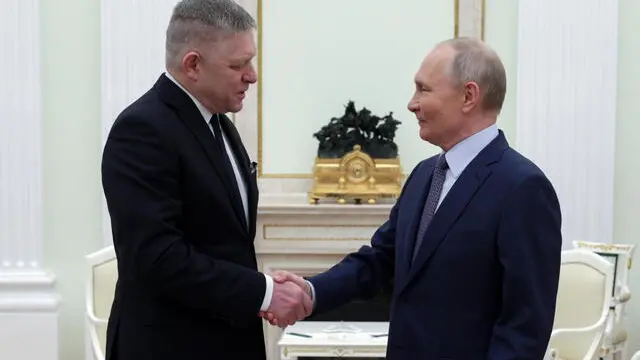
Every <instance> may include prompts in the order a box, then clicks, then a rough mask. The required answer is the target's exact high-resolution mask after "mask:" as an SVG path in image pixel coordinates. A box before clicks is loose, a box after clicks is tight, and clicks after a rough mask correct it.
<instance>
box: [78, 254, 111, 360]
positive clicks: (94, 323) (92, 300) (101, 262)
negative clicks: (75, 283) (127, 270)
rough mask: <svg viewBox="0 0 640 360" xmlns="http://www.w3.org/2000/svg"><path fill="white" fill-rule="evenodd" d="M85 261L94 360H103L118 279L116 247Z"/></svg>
mask: <svg viewBox="0 0 640 360" xmlns="http://www.w3.org/2000/svg"><path fill="white" fill-rule="evenodd" d="M85 259H86V264H87V272H86V275H87V276H86V295H85V299H86V316H87V322H88V324H87V329H88V332H89V334H88V341H89V342H90V347H91V353H92V355H93V358H94V359H95V360H104V358H105V345H106V331H107V320H108V319H109V313H110V312H111V304H112V303H113V295H114V291H115V286H116V281H117V279H118V267H117V262H116V255H115V251H114V249H113V246H109V247H106V248H104V249H101V250H99V251H97V252H95V253H92V254H89V255H87V256H86V257H85Z"/></svg>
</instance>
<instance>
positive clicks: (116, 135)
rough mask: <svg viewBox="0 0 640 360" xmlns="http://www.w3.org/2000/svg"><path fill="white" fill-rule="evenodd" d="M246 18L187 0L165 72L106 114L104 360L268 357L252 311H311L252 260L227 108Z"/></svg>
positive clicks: (250, 26) (243, 172) (295, 289)
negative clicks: (108, 278)
mask: <svg viewBox="0 0 640 360" xmlns="http://www.w3.org/2000/svg"><path fill="white" fill-rule="evenodd" d="M254 29H255V21H254V19H253V18H252V17H251V16H250V15H249V14H248V13H247V12H246V11H245V10H244V9H242V8H241V7H240V6H238V5H237V4H235V3H234V2H233V1H230V0H183V1H181V2H179V3H178V4H177V5H176V6H175V9H174V11H173V15H172V17H171V20H170V22H169V26H168V28H167V33H166V68H167V71H166V73H164V74H162V75H161V76H160V78H159V79H158V80H157V82H156V83H155V85H154V86H153V87H152V88H151V89H150V90H149V91H148V92H147V93H146V94H144V95H143V96H142V97H141V98H139V99H138V100H137V101H135V102H134V103H133V104H131V105H129V106H128V107H127V108H126V109H125V110H124V111H123V112H122V113H121V114H120V115H119V116H118V118H117V119H116V121H115V123H114V125H113V127H112V129H111V131H110V134H109V137H108V140H107V143H106V146H105V149H104V154H103V160H102V182H103V187H104V193H105V196H106V200H107V205H108V209H109V213H110V216H111V223H112V232H113V239H114V246H115V250H116V255H117V260H118V275H119V278H118V283H117V286H116V290H115V296H114V302H113V306H112V310H111V314H110V317H109V324H108V330H107V344H106V357H107V360H146V359H148V360H164V359H166V360H169V359H171V360H174V359H185V360H204V359H246V360H264V359H265V358H266V355H265V347H264V338H263V331H262V326H263V322H262V319H261V318H260V317H259V313H260V312H261V311H269V312H270V313H273V314H274V315H275V316H278V317H279V318H281V319H282V321H281V323H287V324H288V323H293V322H294V321H295V320H296V319H298V318H303V317H305V316H306V315H308V314H309V312H310V311H311V307H312V304H311V299H310V297H309V295H308V294H307V293H305V292H303V290H302V289H301V288H300V287H299V286H297V285H296V284H294V283H275V282H274V281H273V279H272V278H271V277H270V276H268V275H265V274H262V273H260V272H258V271H257V263H256V258H255V248H254V244H253V240H254V237H255V233H256V212H257V203H258V186H257V179H256V166H255V163H254V162H252V161H251V160H250V158H249V156H248V154H247V152H246V150H245V148H244V146H243V144H242V141H241V139H240V136H239V135H238V132H237V131H236V129H235V127H234V124H233V123H232V122H231V121H230V120H229V119H228V118H227V116H226V115H225V114H226V113H229V112H238V111H240V110H241V109H242V103H243V99H244V97H245V94H246V91H247V89H248V88H249V86H250V85H251V84H253V83H255V82H256V72H255V70H254V67H253V64H252V60H253V58H254V57H255V55H256V46H255V43H254V33H253V30H254Z"/></svg>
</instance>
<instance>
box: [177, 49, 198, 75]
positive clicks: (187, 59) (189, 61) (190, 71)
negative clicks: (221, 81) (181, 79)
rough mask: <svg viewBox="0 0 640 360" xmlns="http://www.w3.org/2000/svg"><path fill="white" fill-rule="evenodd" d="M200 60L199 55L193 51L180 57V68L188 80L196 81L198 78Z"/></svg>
mask: <svg viewBox="0 0 640 360" xmlns="http://www.w3.org/2000/svg"><path fill="white" fill-rule="evenodd" d="M201 59H202V58H201V57H200V53H198V52H197V51H194V50H192V51H189V52H187V53H186V54H185V55H184V56H183V57H182V68H183V69H184V73H185V74H186V75H187V77H188V78H189V79H191V80H196V79H197V78H198V73H199V71H200V61H201Z"/></svg>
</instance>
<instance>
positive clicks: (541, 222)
mask: <svg viewBox="0 0 640 360" xmlns="http://www.w3.org/2000/svg"><path fill="white" fill-rule="evenodd" d="M499 227H500V228H499V232H498V251H499V259H500V263H501V266H502V270H503V280H502V312H501V314H500V316H499V318H498V321H497V322H496V324H495V327H494V329H493V336H492V339H491V344H490V350H489V353H488V357H487V358H488V359H489V360H498V359H499V360H503V359H504V360H506V359H514V360H515V359H518V360H539V359H542V358H543V357H544V353H545V351H546V348H547V345H548V342H549V337H550V335H551V330H552V327H553V321H554V316H555V307H556V294H557V291H558V280H559V276H560V256H561V251H562V234H561V212H560V205H559V203H558V199H557V196H556V193H555V191H554V189H553V187H552V185H551V183H550V182H549V181H548V180H547V179H546V178H545V177H544V176H542V175H539V176H532V177H530V178H527V179H525V180H524V181H523V182H522V183H521V184H520V185H519V186H518V187H517V188H515V189H514V190H513V192H512V194H511V195H510V196H509V197H508V199H507V202H506V206H505V207H504V211H503V213H502V218H501V222H500V225H499Z"/></svg>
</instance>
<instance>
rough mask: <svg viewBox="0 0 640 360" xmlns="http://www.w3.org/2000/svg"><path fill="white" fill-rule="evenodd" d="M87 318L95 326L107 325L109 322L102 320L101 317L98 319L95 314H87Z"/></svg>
mask: <svg viewBox="0 0 640 360" xmlns="http://www.w3.org/2000/svg"><path fill="white" fill-rule="evenodd" d="M87 318H88V319H89V321H90V322H91V324H93V325H107V320H105V319H100V318H99V317H96V316H95V315H94V314H92V313H90V312H87Z"/></svg>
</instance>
